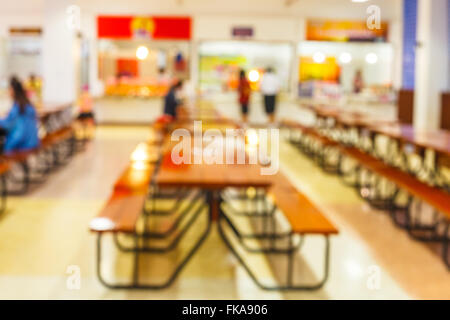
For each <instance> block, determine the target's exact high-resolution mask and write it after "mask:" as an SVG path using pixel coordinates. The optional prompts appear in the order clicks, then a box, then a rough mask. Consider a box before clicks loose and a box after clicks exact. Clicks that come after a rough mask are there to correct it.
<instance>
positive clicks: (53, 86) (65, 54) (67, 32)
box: [42, 0, 79, 106]
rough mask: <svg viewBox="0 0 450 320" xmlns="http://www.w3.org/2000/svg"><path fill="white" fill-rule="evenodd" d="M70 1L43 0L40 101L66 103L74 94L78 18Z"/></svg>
mask: <svg viewBox="0 0 450 320" xmlns="http://www.w3.org/2000/svg"><path fill="white" fill-rule="evenodd" d="M72 4H73V1H71V0H45V3H44V25H43V43H42V61H43V72H42V73H43V74H42V76H43V101H44V106H45V103H50V102H51V103H68V102H73V101H75V99H76V93H77V89H78V88H77V74H78V72H77V64H78V62H77V59H78V58H79V52H78V51H79V45H78V43H77V37H76V34H77V32H78V30H77V28H76V23H77V17H74V16H73V15H74V12H70V11H68V8H69V7H70V6H71V5H72Z"/></svg>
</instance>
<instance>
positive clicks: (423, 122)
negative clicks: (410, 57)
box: [414, 0, 449, 130]
mask: <svg viewBox="0 0 450 320" xmlns="http://www.w3.org/2000/svg"><path fill="white" fill-rule="evenodd" d="M447 5H448V1H447V0H432V1H430V0H419V2H418V10H417V11H418V21H417V42H418V47H417V49H416V84H415V93H414V126H415V127H416V128H419V129H429V130H433V129H438V128H439V123H440V106H441V101H440V96H441V92H442V91H445V90H446V89H447V88H448V82H449V74H448V72H447V70H449V69H448V36H447V34H448V24H447V19H448V16H447V12H448V11H447Z"/></svg>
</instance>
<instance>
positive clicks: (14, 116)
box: [0, 77, 40, 152]
mask: <svg viewBox="0 0 450 320" xmlns="http://www.w3.org/2000/svg"><path fill="white" fill-rule="evenodd" d="M10 94H11V97H12V99H13V106H12V108H11V110H10V111H9V113H8V115H7V116H6V118H5V119H0V127H1V128H2V129H3V130H4V131H6V140H5V143H4V146H3V151H4V152H10V151H20V150H28V149H34V148H37V147H38V146H39V144H40V141H39V136H38V119H37V114H36V110H35V109H34V107H33V106H32V105H31V103H30V101H29V100H28V97H27V94H26V92H25V89H24V88H23V85H22V83H21V82H20V81H19V80H18V79H17V78H16V77H12V78H11V80H10Z"/></svg>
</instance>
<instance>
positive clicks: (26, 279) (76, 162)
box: [0, 103, 450, 299]
mask: <svg viewBox="0 0 450 320" xmlns="http://www.w3.org/2000/svg"><path fill="white" fill-rule="evenodd" d="M218 105H219V108H221V109H226V108H227V106H226V104H225V103H223V104H220V103H219V104H218ZM233 108H234V109H231V108H229V109H228V113H229V114H230V115H231V116H236V115H238V109H237V108H236V107H233ZM256 108H257V107H255V109H254V110H256ZM295 108H296V107H295V106H293V105H292V104H290V105H289V104H287V103H286V104H283V106H282V107H280V113H285V114H291V113H292V112H293V111H294V110H296V109H295ZM253 112H255V119H261V120H262V119H263V116H262V113H261V112H258V111H253ZM296 114H298V115H300V117H305V118H306V117H308V116H309V115H308V114H306V113H305V114H302V113H296ZM148 134H149V132H148V129H147V128H145V127H101V128H99V129H98V132H97V135H96V139H95V141H94V142H93V143H92V144H91V145H90V146H89V147H88V148H87V150H86V151H85V152H83V153H80V154H78V155H77V156H76V157H75V159H73V160H72V161H71V162H70V163H69V164H68V165H67V166H65V167H63V168H61V169H60V170H59V171H58V172H55V173H54V174H53V175H51V176H50V178H49V179H48V181H46V182H45V184H43V185H41V186H40V187H39V188H38V189H36V191H34V192H33V193H32V194H30V195H28V196H26V197H20V198H19V197H14V198H11V200H10V201H9V203H8V211H7V212H6V213H5V214H4V215H3V216H1V217H0V261H1V262H0V298H4V299H5V298H7V299H9V298H44V299H46V298H54V299H62V298H69V299H79V298H88V299H91V298H92V299H124V298H135V299H191V298H192V299H226V298H230V299H233V298H237V299H269V298H273V299H282V298H285V299H311V298H319V299H326V298H332V299H339V298H340V299H366V298H367V299H408V298H450V274H449V273H448V271H447V270H446V268H445V267H444V265H443V263H442V261H441V260H440V259H439V257H438V256H437V255H436V254H434V253H433V252H432V251H431V250H430V249H429V248H428V247H426V246H424V245H422V244H420V243H417V242H415V241H413V240H411V239H410V238H408V236H407V235H406V234H405V233H404V232H402V231H400V230H398V229H396V228H395V227H394V226H393V225H392V223H391V221H390V220H389V219H388V218H387V216H386V214H384V213H382V212H377V211H374V210H372V209H370V208H368V207H367V206H366V205H365V204H364V202H362V201H361V200H360V198H359V197H357V196H356V194H355V193H354V191H353V190H352V189H350V188H348V187H346V186H345V185H344V184H343V183H342V182H341V181H340V180H339V179H338V178H336V177H334V176H330V175H326V174H324V173H322V172H321V171H320V170H319V169H318V168H317V167H316V166H315V165H314V164H313V163H311V162H310V160H308V159H306V158H304V157H303V156H301V155H300V154H299V153H298V152H297V151H296V150H294V149H293V148H292V147H291V146H289V145H288V144H286V143H282V144H281V146H280V158H281V169H282V170H283V172H285V173H286V174H287V175H288V176H289V177H290V178H291V180H292V181H293V183H295V185H296V186H297V187H298V188H299V189H301V190H302V191H303V192H305V193H306V194H308V195H309V196H310V197H311V198H312V199H313V200H314V202H315V203H316V204H317V205H318V206H320V207H321V208H322V209H323V210H324V212H325V213H326V214H327V216H328V217H329V218H330V219H331V220H332V221H334V223H335V224H336V225H337V226H338V227H339V229H340V231H341V233H340V234H339V235H338V236H336V237H334V238H333V239H332V249H331V253H332V255H331V273H330V278H329V281H328V283H327V285H326V286H325V287H324V288H323V289H321V290H319V291H316V292H301V293H278V292H265V291H261V290H259V289H258V288H257V287H256V286H255V285H254V284H253V283H252V281H251V279H250V278H249V277H248V275H247V274H246V272H245V270H243V269H242V268H241V267H240V266H239V265H238V263H237V262H236V260H235V259H234V258H233V257H232V256H231V255H230V253H229V252H228V250H227V248H226V247H225V245H224V244H223V243H222V241H221V239H220V238H219V235H218V233H217V232H216V231H215V228H213V232H212V234H211V235H210V236H209V238H208V239H207V241H206V243H205V244H204V246H203V247H202V248H201V249H200V251H199V252H198V253H197V255H196V257H195V258H194V259H193V260H192V261H191V263H190V264H189V265H188V266H187V268H186V269H185V270H184V271H183V273H182V274H181V276H180V278H179V279H178V280H177V281H176V282H175V284H174V285H173V286H171V287H170V288H169V289H166V290H162V291H143V290H139V291H125V290H117V291H113V290H109V289H106V288H104V287H102V286H101V285H100V283H99V282H98V281H97V279H96V276H95V237H94V235H92V234H90V233H89V231H88V223H89V221H90V219H91V218H92V217H94V216H95V215H96V214H97V212H98V210H99V209H100V207H101V206H102V204H103V202H104V201H105V200H106V198H107V196H108V195H109V193H110V191H111V187H112V185H113V182H114V181H115V180H116V179H117V177H118V175H119V174H120V172H121V171H122V169H123V168H124V166H125V164H126V163H127V161H128V159H129V155H130V152H131V150H132V149H133V148H134V147H135V145H136V144H137V143H138V142H139V141H142V140H144V139H145V138H146V136H147V135H148ZM201 227H202V224H201V223H199V224H198V226H197V227H196V228H195V229H193V230H192V231H191V234H188V235H187V237H188V239H189V238H192V237H195V236H196V235H197V234H198V233H197V231H198V229H199V228H201ZM110 240H111V239H105V243H106V246H105V251H106V254H107V257H106V258H107V261H108V260H111V259H112V258H114V257H115V256H114V255H112V252H113V250H112V247H111V246H110V244H111V243H110ZM189 242H190V241H189V240H187V241H185V242H184V243H183V245H182V247H181V249H180V250H177V251H176V252H175V253H174V254H173V255H171V256H170V257H167V258H158V259H159V260H149V261H147V262H145V267H146V269H148V270H151V272H150V273H151V274H155V273H156V274H163V273H164V272H165V271H166V269H168V268H169V267H170V266H171V265H173V261H174V258H176V257H177V256H179V255H180V254H181V252H182V251H183V250H184V249H185V246H186V245H188V244H189ZM321 248H322V242H321V239H320V238H315V237H311V238H310V239H306V242H305V247H304V251H302V254H301V255H299V257H298V258H297V261H298V262H299V265H300V266H302V270H300V271H301V272H302V273H303V272H306V273H309V274H310V276H311V277H313V278H318V277H320V274H319V273H320V271H321V268H320V264H321V262H322V254H321V250H320V249H321ZM110 249H111V250H110ZM118 259H119V260H118V261H119V262H120V264H119V266H118V267H117V268H116V269H117V270H116V271H118V273H119V274H121V275H126V274H127V273H128V271H129V267H130V264H129V259H126V258H123V259H122V258H121V257H118ZM248 259H249V260H248V261H249V262H252V264H253V265H255V268H256V270H257V272H258V274H261V275H263V276H264V277H265V278H266V280H269V281H271V280H273V279H272V271H271V268H270V267H269V266H270V265H271V260H269V259H265V258H261V257H250V256H249V257H248ZM152 261H153V262H154V263H152ZM156 261H159V263H155V262H156ZM71 270H72V271H71ZM73 270H79V271H80V275H81V282H80V285H81V287H80V289H73V286H71V284H73V281H72V280H73V279H74V278H73V277H72V276H71V275H73V273H71V272H73ZM277 270H278V269H277ZM378 280H379V281H378ZM71 288H72V289H71Z"/></svg>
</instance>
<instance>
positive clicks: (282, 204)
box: [218, 173, 338, 290]
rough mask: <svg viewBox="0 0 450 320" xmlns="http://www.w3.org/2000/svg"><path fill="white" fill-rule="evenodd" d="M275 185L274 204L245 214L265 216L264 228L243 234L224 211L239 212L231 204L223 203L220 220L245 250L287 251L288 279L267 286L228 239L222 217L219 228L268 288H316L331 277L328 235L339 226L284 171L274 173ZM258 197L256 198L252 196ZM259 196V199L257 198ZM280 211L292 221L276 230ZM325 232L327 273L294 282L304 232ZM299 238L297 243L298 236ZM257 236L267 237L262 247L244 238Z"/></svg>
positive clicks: (271, 190) (272, 190) (270, 199)
mask: <svg viewBox="0 0 450 320" xmlns="http://www.w3.org/2000/svg"><path fill="white" fill-rule="evenodd" d="M271 178H272V179H271V180H272V185H271V186H270V188H269V189H268V191H267V195H266V197H267V201H268V202H269V203H271V204H272V207H270V205H269V206H267V205H266V206H264V209H263V212H255V213H253V214H245V216H247V217H250V218H255V219H258V220H261V219H263V221H262V224H263V231H262V232H259V231H258V232H256V233H252V234H244V233H242V232H241V231H239V227H238V225H239V224H238V223H235V222H233V220H234V219H232V218H231V217H229V216H228V214H227V213H226V212H225V211H229V212H231V213H232V214H236V213H237V214H238V215H239V212H238V211H237V210H236V209H235V208H233V206H231V205H230V204H225V205H223V211H224V212H223V214H222V215H221V218H222V219H221V220H224V221H225V222H226V223H227V224H228V226H229V227H230V228H231V230H232V231H233V233H234V234H235V235H236V236H237V239H238V240H239V242H240V244H241V245H242V246H243V248H244V249H245V250H247V251H248V252H251V253H264V254H277V255H279V254H285V255H287V259H288V263H287V271H286V282H285V284H282V285H280V286H267V285H264V284H263V283H261V282H260V281H259V280H258V278H257V276H256V275H255V274H254V273H253V272H252V270H251V268H250V267H249V266H248V265H247V263H246V262H245V259H243V258H242V257H241V256H240V255H239V253H238V251H237V250H235V248H234V246H233V245H232V242H231V241H230V240H229V239H228V237H229V236H227V235H226V232H225V231H224V229H223V228H222V222H221V220H219V223H218V225H219V232H220V234H221V235H222V238H223V239H224V241H225V243H226V244H227V245H228V247H229V248H230V250H231V251H232V252H233V253H234V254H235V255H236V257H237V259H238V260H239V261H240V262H241V263H242V265H243V266H244V268H245V269H246V270H247V272H249V274H250V276H251V277H252V278H253V279H254V281H255V282H256V283H257V285H258V286H259V287H261V288H262V289H265V290H314V289H319V288H321V287H322V286H323V285H324V284H325V282H326V281H327V279H328V272H329V250H330V247H329V237H330V236H332V235H336V234H338V230H337V228H336V227H335V226H334V225H333V224H332V223H331V222H330V221H329V220H328V219H327V218H326V217H325V215H324V214H323V213H322V212H321V210H320V209H319V208H318V207H317V206H315V205H314V204H313V203H312V202H311V201H310V199H309V198H308V197H307V196H306V195H305V194H303V193H301V192H299V191H298V190H297V189H296V188H295V186H293V185H292V183H291V182H290V181H289V179H287V178H286V177H285V176H284V175H283V174H282V173H278V174H276V175H274V176H272V177H271ZM252 199H256V198H252ZM256 200H257V199H256ZM277 212H278V213H280V214H282V215H283V216H284V217H285V218H286V221H287V222H288V224H289V231H277V230H276V224H277V221H276V214H277ZM311 235H316V236H323V237H324V238H325V249H324V253H325V257H324V272H323V273H324V274H323V277H322V279H321V280H320V281H318V282H317V283H315V284H295V283H294V281H293V274H294V255H295V253H296V252H297V251H298V249H299V247H300V245H301V244H302V242H303V238H304V237H305V236H311ZM298 237H299V240H298V241H297V243H294V240H295V238H298ZM247 239H258V240H263V241H267V242H268V243H269V246H268V247H267V243H264V245H263V243H261V246H262V247H261V248H258V249H255V248H251V247H249V246H248V245H247V244H246V242H245V240H247ZM280 240H283V241H287V245H286V244H285V245H284V246H280V245H279V244H277V241H280Z"/></svg>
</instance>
